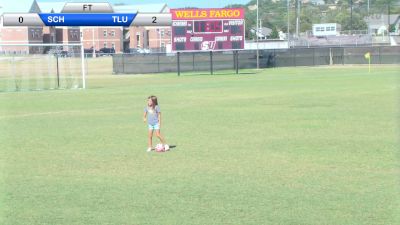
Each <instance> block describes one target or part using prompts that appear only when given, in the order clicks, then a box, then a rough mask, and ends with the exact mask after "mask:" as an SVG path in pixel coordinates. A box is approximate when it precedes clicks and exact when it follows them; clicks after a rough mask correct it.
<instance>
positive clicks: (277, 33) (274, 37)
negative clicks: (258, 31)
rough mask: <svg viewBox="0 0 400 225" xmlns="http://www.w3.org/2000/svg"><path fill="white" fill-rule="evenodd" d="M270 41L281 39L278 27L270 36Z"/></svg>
mask: <svg viewBox="0 0 400 225" xmlns="http://www.w3.org/2000/svg"><path fill="white" fill-rule="evenodd" d="M269 38H270V39H277V38H279V32H278V29H276V27H273V28H272V32H271V35H270V36H269Z"/></svg>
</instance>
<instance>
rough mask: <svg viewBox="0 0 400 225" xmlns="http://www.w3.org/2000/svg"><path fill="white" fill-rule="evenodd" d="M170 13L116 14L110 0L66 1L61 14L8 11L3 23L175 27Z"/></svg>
mask: <svg viewBox="0 0 400 225" xmlns="http://www.w3.org/2000/svg"><path fill="white" fill-rule="evenodd" d="M171 23H172V15H171V14H170V13H138V12H132V13H114V10H113V8H112V7H111V5H110V4H109V3H70V2H68V3H66V4H65V6H64V8H63V9H62V11H61V13H4V14H3V26H125V27H129V26H171Z"/></svg>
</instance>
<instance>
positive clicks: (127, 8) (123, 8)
mask: <svg viewBox="0 0 400 225" xmlns="http://www.w3.org/2000/svg"><path fill="white" fill-rule="evenodd" d="M113 8H114V12H116V13H136V12H143V13H147V12H157V13H163V12H169V8H168V6H167V4H165V3H159V4H142V5H116V6H113Z"/></svg>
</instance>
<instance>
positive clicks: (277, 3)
mask: <svg viewBox="0 0 400 225" xmlns="http://www.w3.org/2000/svg"><path fill="white" fill-rule="evenodd" d="M287 1H289V7H288V2H287ZM297 1H300V2H297ZM298 3H299V4H298ZM320 3H321V2H319V4H318V2H317V1H305V0H259V19H260V23H261V24H262V26H263V27H268V28H272V29H273V31H274V32H273V34H272V35H271V38H277V36H276V35H277V32H276V31H277V30H281V31H283V32H285V33H286V32H287V30H288V16H289V32H290V33H295V32H296V18H297V13H298V12H300V13H299V19H300V26H299V32H306V31H309V30H311V29H312V25H313V24H316V23H338V24H340V25H341V26H342V30H367V29H368V26H367V23H366V22H365V20H364V18H365V17H367V16H368V15H375V14H400V1H399V0H323V3H324V4H320ZM256 4H257V0H251V1H250V2H249V3H247V4H245V5H240V4H235V5H229V6H227V7H229V8H233V7H243V8H245V9H246V36H247V37H248V38H251V37H253V38H254V37H255V34H254V29H255V28H256V18H257V14H256V10H255V8H256V7H255V6H256ZM298 6H300V8H299V9H300V10H298V9H297V7H298ZM288 12H289V13H288Z"/></svg>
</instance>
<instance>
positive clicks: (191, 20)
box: [171, 8, 245, 52]
mask: <svg viewBox="0 0 400 225" xmlns="http://www.w3.org/2000/svg"><path fill="white" fill-rule="evenodd" d="M171 13H172V50H173V51H175V52H177V51H201V50H203V51H213V50H230V49H243V48H244V31H245V27H244V26H245V24H244V9H242V8H227V9H171Z"/></svg>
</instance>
